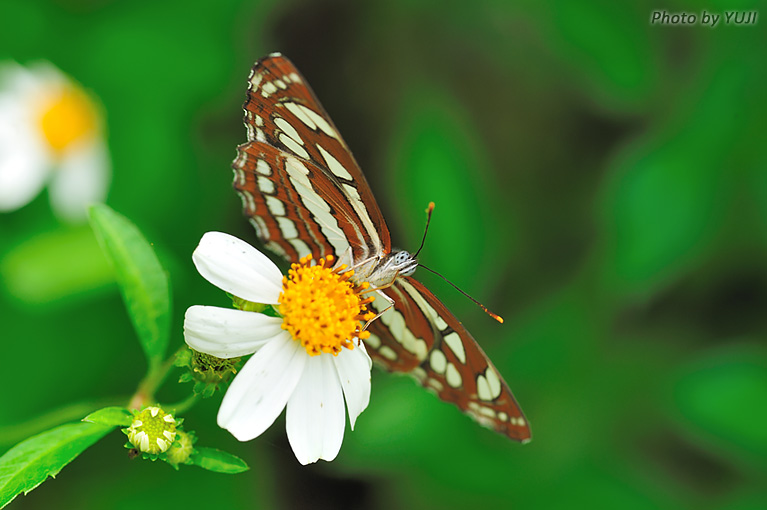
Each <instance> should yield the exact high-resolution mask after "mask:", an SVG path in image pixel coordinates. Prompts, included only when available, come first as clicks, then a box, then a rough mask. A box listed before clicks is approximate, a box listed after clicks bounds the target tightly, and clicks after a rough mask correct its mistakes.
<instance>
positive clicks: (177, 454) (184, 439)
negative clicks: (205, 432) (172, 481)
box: [166, 430, 197, 469]
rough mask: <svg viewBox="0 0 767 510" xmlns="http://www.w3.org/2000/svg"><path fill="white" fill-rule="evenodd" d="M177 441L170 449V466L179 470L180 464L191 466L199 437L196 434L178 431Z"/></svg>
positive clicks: (168, 458)
mask: <svg viewBox="0 0 767 510" xmlns="http://www.w3.org/2000/svg"><path fill="white" fill-rule="evenodd" d="M176 432H177V435H176V441H175V442H174V443H173V444H172V445H171V447H170V448H169V449H168V451H167V453H166V455H167V461H168V464H170V465H171V466H173V467H174V468H176V469H178V465H179V464H191V463H192V461H191V457H192V454H193V453H194V443H196V442H197V436H195V435H194V432H184V431H183V430H177V431H176Z"/></svg>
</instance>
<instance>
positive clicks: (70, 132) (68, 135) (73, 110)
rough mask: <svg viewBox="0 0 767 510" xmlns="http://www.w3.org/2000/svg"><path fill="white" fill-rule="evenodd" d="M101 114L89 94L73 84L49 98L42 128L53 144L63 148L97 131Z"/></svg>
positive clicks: (44, 109)
mask: <svg viewBox="0 0 767 510" xmlns="http://www.w3.org/2000/svg"><path fill="white" fill-rule="evenodd" d="M97 118H98V115H97V113H96V108H95V106H94V105H93V103H92V102H91V100H90V99H89V98H88V96H87V95H86V94H85V92H83V91H82V90H80V89H77V88H75V87H72V86H66V87H64V88H63V89H62V90H61V91H60V92H59V93H58V94H56V95H53V96H51V97H50V98H49V100H48V102H47V103H45V105H44V106H43V108H42V115H41V116H40V128H41V129H42V131H43V135H44V136H45V139H46V140H47V141H48V144H50V146H51V148H52V149H53V150H54V151H56V152H62V151H63V150H64V149H66V148H67V147H69V146H70V145H72V144H73V143H74V142H77V141H80V140H82V139H83V138H85V137H87V136H90V135H92V134H93V133H94V132H95V131H96V124H97Z"/></svg>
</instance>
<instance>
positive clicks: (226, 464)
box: [192, 447, 250, 474]
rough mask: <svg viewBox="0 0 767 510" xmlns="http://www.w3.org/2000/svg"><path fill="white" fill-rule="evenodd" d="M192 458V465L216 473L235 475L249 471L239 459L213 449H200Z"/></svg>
mask: <svg viewBox="0 0 767 510" xmlns="http://www.w3.org/2000/svg"><path fill="white" fill-rule="evenodd" d="M196 450H197V451H196V452H195V454H194V455H193V456H192V464H194V465H195V466H200V467H201V468H203V469H207V470H208V471H215V472H216V473H227V474H235V473H242V472H243V471H247V470H248V469H250V467H248V465H247V464H246V463H245V461H244V460H242V459H241V458H239V457H236V456H234V455H232V454H231V453H226V452H222V451H221V450H217V449H215V448H205V447H200V448H197V449H196Z"/></svg>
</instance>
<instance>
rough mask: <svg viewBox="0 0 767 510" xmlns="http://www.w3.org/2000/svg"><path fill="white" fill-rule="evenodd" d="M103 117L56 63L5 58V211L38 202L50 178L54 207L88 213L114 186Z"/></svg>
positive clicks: (1, 98)
mask: <svg viewBox="0 0 767 510" xmlns="http://www.w3.org/2000/svg"><path fill="white" fill-rule="evenodd" d="M109 175H110V162H109V153H108V150H107V147H106V142H105V140H104V135H103V129H102V115H101V111H100V109H99V108H98V106H97V105H96V103H95V102H94V101H93V99H91V97H90V96H89V95H88V93H86V92H85V90H83V88H82V87H81V86H80V85H78V84H77V83H75V82H74V81H72V80H71V79H69V78H68V77H67V76H65V75H64V74H63V73H62V72H61V71H59V70H58V69H57V68H56V67H54V66H53V65H52V64H50V63H47V62H40V63H37V64H34V65H31V66H29V67H23V66H21V65H19V64H17V63H15V62H3V63H0V212H5V211H13V210H15V209H18V208H20V207H22V206H24V205H26V204H27V203H29V202H31V201H32V199H34V198H35V197H36V196H37V194H38V193H40V191H41V190H42V189H43V187H44V186H45V185H46V184H48V192H49V195H50V199H51V205H52V207H53V209H54V211H56V213H57V214H58V215H59V216H61V217H62V218H64V219H66V220H69V221H82V220H84V219H85V218H86V205H87V204H88V203H90V202H101V201H103V200H104V198H105V197H106V192H107V187H108V185H109Z"/></svg>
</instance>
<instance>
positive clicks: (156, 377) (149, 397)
mask: <svg viewBox="0 0 767 510" xmlns="http://www.w3.org/2000/svg"><path fill="white" fill-rule="evenodd" d="M184 349H186V345H182V346H181V347H179V349H178V350H177V351H176V352H175V353H173V354H172V355H171V356H170V357H169V358H168V359H167V360H165V362H164V363H162V364H161V365H157V366H156V367H153V368H150V369H149V372H147V374H146V376H145V377H144V379H142V380H141V382H140V383H139V385H138V388H136V393H134V394H133V396H132V397H131V399H130V402H129V403H128V409H141V408H142V407H144V406H146V405H148V404H152V403H154V400H155V398H154V394H155V393H156V392H157V390H158V389H159V388H160V386H162V383H163V381H164V380H165V378H166V377H167V376H168V372H169V371H170V369H171V368H173V362H174V361H175V360H176V354H178V353H179V352H181V351H182V350H184Z"/></svg>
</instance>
